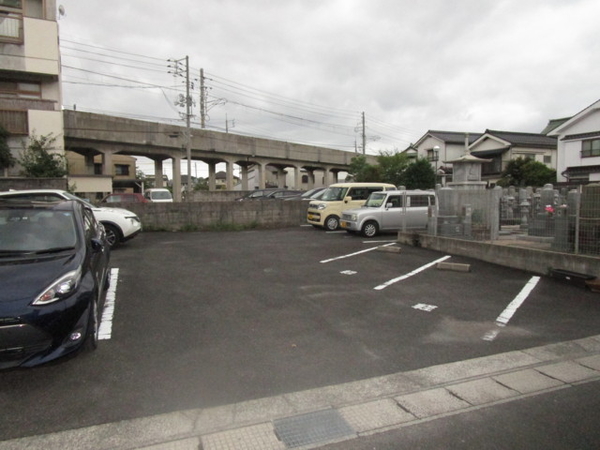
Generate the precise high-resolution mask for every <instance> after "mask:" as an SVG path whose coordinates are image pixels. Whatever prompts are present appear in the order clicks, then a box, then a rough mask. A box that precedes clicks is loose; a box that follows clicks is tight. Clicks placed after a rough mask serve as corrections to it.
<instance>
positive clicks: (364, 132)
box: [362, 111, 367, 155]
mask: <svg viewBox="0 0 600 450" xmlns="http://www.w3.org/2000/svg"><path fill="white" fill-rule="evenodd" d="M362 148H363V155H365V154H366V152H367V133H366V130H365V112H364V111H363V113H362Z"/></svg>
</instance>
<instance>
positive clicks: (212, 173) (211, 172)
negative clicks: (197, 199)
mask: <svg viewBox="0 0 600 450" xmlns="http://www.w3.org/2000/svg"><path fill="white" fill-rule="evenodd" d="M216 175H217V163H214V162H209V163H208V190H209V191H214V190H215V189H216V188H217V182H216V180H217V176H216Z"/></svg>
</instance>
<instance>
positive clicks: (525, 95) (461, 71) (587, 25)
mask: <svg viewBox="0 0 600 450" xmlns="http://www.w3.org/2000/svg"><path fill="white" fill-rule="evenodd" d="M58 3H59V4H62V6H63V7H64V11H65V15H64V16H62V17H61V18H60V21H59V26H60V36H61V51H62V62H63V66H64V67H63V81H64V84H63V86H64V92H63V97H64V105H65V107H66V108H72V107H73V105H75V104H76V105H77V109H78V110H84V111H94V112H101V113H108V114H123V115H127V116H132V117H141V118H144V119H148V120H155V121H176V120H179V119H180V116H179V112H182V111H183V110H182V109H181V108H178V107H176V106H175V105H174V102H175V100H176V99H177V97H178V95H179V94H180V93H182V92H183V91H182V89H183V87H184V85H183V83H182V82H183V79H182V78H177V77H174V76H173V75H172V74H169V73H168V70H169V69H168V68H167V64H168V63H167V59H169V58H173V59H180V58H184V57H185V56H186V55H188V56H189V61H190V70H191V75H192V78H195V79H197V78H198V77H199V70H200V68H203V69H204V72H205V76H206V86H207V88H208V91H207V94H208V99H209V102H210V103H209V108H210V109H209V118H210V120H209V121H208V122H207V128H209V129H213V130H223V131H224V130H225V128H226V121H227V126H228V128H229V131H230V132H234V133H240V134H249V135H255V136H261V137H269V138H273V139H280V140H285V141H291V142H300V143H305V144H316V145H324V146H331V147H333V148H340V149H345V150H348V151H354V149H355V143H358V144H359V145H360V140H361V138H360V130H359V128H360V127H359V126H360V120H361V113H362V112H363V111H364V113H365V117H366V131H367V138H368V145H367V153H371V154H377V153H379V151H381V150H384V151H393V150H404V149H405V148H406V147H407V146H408V145H409V144H410V143H411V142H415V141H417V140H418V139H419V138H420V137H421V136H423V134H424V133H425V132H427V130H430V129H436V130H447V131H469V132H483V131H485V129H488V128H489V129H494V130H504V131H525V132H540V131H541V130H542V129H543V128H544V127H545V125H546V124H547V122H548V120H549V119H552V118H560V117H566V116H570V115H573V114H575V113H577V112H579V111H581V110H582V109H584V108H585V107H587V106H588V105H590V104H591V103H593V102H595V101H596V100H598V99H599V98H600V89H599V82H598V80H600V39H599V37H598V18H599V17H600V2H599V1H598V0H568V1H565V0H452V1H450V0H421V1H420V0H202V1H190V0H187V1H184V0H170V1H169V2H164V1H155V0H128V1H125V2H124V1H122V0H119V1H117V0H102V1H99V0H88V1H83V0H59V2H58ZM192 92H193V95H194V97H195V98H196V103H198V101H197V98H199V90H198V83H197V82H195V83H194V90H193V91H192ZM193 112H194V114H195V115H196V116H195V117H194V119H193V121H194V122H195V123H199V117H198V108H197V105H196V107H194V110H193Z"/></svg>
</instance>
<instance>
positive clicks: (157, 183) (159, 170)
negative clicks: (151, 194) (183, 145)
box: [154, 159, 163, 188]
mask: <svg viewBox="0 0 600 450" xmlns="http://www.w3.org/2000/svg"><path fill="white" fill-rule="evenodd" d="M154 187H157V188H161V187H163V162H162V159H155V160H154Z"/></svg>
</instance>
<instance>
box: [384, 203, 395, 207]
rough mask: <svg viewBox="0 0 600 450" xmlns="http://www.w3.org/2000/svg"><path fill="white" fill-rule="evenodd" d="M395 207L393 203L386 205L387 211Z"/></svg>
mask: <svg viewBox="0 0 600 450" xmlns="http://www.w3.org/2000/svg"><path fill="white" fill-rule="evenodd" d="M393 206H394V204H393V203H391V202H390V203H386V204H385V209H390V208H392V207H393Z"/></svg>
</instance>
